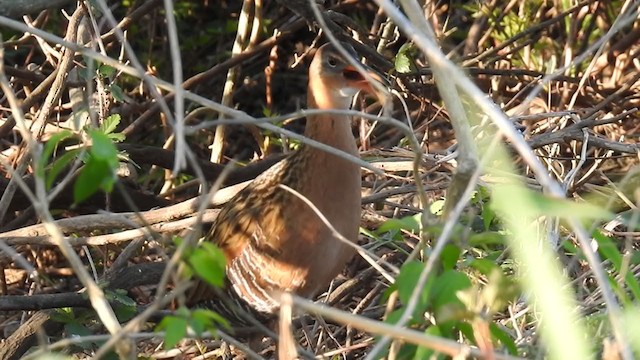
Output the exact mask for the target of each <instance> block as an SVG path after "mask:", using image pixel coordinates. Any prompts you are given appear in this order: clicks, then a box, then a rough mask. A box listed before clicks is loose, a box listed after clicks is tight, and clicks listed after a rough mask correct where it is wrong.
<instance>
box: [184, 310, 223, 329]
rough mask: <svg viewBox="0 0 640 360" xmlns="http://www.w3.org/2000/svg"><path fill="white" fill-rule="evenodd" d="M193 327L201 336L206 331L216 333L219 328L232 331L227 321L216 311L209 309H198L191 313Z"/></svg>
mask: <svg viewBox="0 0 640 360" xmlns="http://www.w3.org/2000/svg"><path fill="white" fill-rule="evenodd" d="M189 323H190V324H191V327H192V328H193V329H194V331H195V332H196V334H198V335H200V334H202V332H203V331H204V330H205V329H208V330H210V331H215V330H216V329H217V327H219V326H222V327H224V328H225V329H230V325H229V322H228V321H227V319H225V318H223V317H222V316H220V314H218V313H216V312H215V311H212V310H208V309H196V310H193V311H192V312H191V322H189Z"/></svg>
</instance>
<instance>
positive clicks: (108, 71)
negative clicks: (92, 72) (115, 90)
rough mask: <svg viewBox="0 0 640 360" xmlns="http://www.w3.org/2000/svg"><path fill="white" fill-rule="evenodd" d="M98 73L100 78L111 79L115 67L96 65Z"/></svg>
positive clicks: (114, 72)
mask: <svg viewBox="0 0 640 360" xmlns="http://www.w3.org/2000/svg"><path fill="white" fill-rule="evenodd" d="M98 74H99V75H100V77H101V78H109V79H112V78H113V76H114V75H115V74H116V69H115V68H114V67H112V66H109V65H105V64H102V65H100V66H99V67H98Z"/></svg>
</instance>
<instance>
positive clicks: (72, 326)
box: [64, 321, 93, 350]
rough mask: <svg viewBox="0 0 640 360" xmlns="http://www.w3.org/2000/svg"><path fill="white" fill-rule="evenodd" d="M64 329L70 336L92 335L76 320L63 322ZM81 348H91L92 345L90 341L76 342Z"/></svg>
mask: <svg viewBox="0 0 640 360" xmlns="http://www.w3.org/2000/svg"><path fill="white" fill-rule="evenodd" d="M64 330H65V331H66V332H67V334H68V335H69V336H70V337H78V336H88V335H92V334H91V331H90V330H89V329H88V328H87V327H86V326H84V325H82V324H80V323H79V322H77V321H71V322H68V323H66V324H64ZM78 345H79V346H80V347H81V348H83V349H85V350H86V349H91V348H92V347H93V344H92V343H85V342H82V343H79V344H78Z"/></svg>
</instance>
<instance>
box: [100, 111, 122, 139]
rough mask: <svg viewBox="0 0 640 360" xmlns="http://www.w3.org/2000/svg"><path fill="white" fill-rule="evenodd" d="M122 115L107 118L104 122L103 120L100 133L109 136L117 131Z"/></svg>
mask: <svg viewBox="0 0 640 360" xmlns="http://www.w3.org/2000/svg"><path fill="white" fill-rule="evenodd" d="M120 120H121V118H120V114H112V115H109V116H107V117H106V118H105V119H104V120H102V124H100V131H102V133H103V134H105V135H108V134H111V133H112V132H114V131H115V130H116V127H117V126H118V124H120Z"/></svg>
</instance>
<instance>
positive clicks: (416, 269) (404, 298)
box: [396, 261, 433, 318]
mask: <svg viewBox="0 0 640 360" xmlns="http://www.w3.org/2000/svg"><path fill="white" fill-rule="evenodd" d="M423 269H424V264H423V263H421V262H418V261H412V262H408V263H405V264H404V265H403V266H402V268H401V269H400V274H398V278H397V279H396V285H397V286H398V296H399V298H400V301H401V302H402V304H403V305H407V304H408V303H409V299H410V298H411V295H412V294H413V292H414V291H415V290H416V286H417V282H418V279H419V277H420V274H421V273H422V270H423ZM432 284H433V276H431V277H429V279H428V280H427V283H426V285H425V287H424V288H423V289H421V290H419V291H420V295H419V297H418V304H417V306H416V310H415V312H414V314H413V315H414V317H416V318H418V317H420V316H421V314H423V313H424V312H425V311H426V309H427V306H428V300H429V294H430V289H431V286H432Z"/></svg>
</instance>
